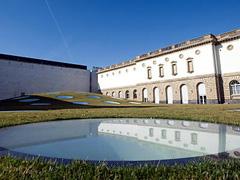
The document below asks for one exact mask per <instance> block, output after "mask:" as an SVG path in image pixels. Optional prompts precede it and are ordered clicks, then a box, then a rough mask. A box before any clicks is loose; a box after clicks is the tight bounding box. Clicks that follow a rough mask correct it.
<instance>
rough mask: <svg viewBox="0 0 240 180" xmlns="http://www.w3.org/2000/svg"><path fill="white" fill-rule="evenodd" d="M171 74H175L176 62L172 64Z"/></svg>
mask: <svg viewBox="0 0 240 180" xmlns="http://www.w3.org/2000/svg"><path fill="white" fill-rule="evenodd" d="M172 75H174V76H176V75H177V64H176V63H173V64H172Z"/></svg>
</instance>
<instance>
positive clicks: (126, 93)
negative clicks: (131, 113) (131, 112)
mask: <svg viewBox="0 0 240 180" xmlns="http://www.w3.org/2000/svg"><path fill="white" fill-rule="evenodd" d="M125 98H126V99H128V98H129V91H128V90H127V91H126V92H125Z"/></svg>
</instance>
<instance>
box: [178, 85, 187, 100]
mask: <svg viewBox="0 0 240 180" xmlns="http://www.w3.org/2000/svg"><path fill="white" fill-rule="evenodd" d="M180 95H181V104H188V88H187V86H186V85H185V84H183V85H181V86H180Z"/></svg>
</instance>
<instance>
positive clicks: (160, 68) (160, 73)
mask: <svg viewBox="0 0 240 180" xmlns="http://www.w3.org/2000/svg"><path fill="white" fill-rule="evenodd" d="M163 76H164V69H163V66H159V77H163Z"/></svg>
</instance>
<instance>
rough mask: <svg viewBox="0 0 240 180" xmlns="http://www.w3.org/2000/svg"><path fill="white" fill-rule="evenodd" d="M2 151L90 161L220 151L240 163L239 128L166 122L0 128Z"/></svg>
mask: <svg viewBox="0 0 240 180" xmlns="http://www.w3.org/2000/svg"><path fill="white" fill-rule="evenodd" d="M0 147H1V148H2V149H5V150H6V149H7V150H9V151H13V152H17V153H24V154H28V155H37V156H38V155H39V156H43V157H52V158H63V159H75V160H76V159H77V160H90V161H155V160H158V161H162V160H174V159H182V158H193V157H200V156H205V155H209V154H218V153H222V152H226V153H225V155H226V154H227V156H231V157H236V158H237V157H239V156H240V155H239V154H240V153H239V152H240V151H239V148H240V128H239V127H235V126H227V125H221V124H212V123H203V122H192V121H180V120H162V119H132V118H130V119H95V120H94V119H89V120H68V121H56V122H44V123H34V124H27V125H19V126H14V127H8V128H1V129H0ZM1 148H0V149H1ZM0 151H1V150H0Z"/></svg>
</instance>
